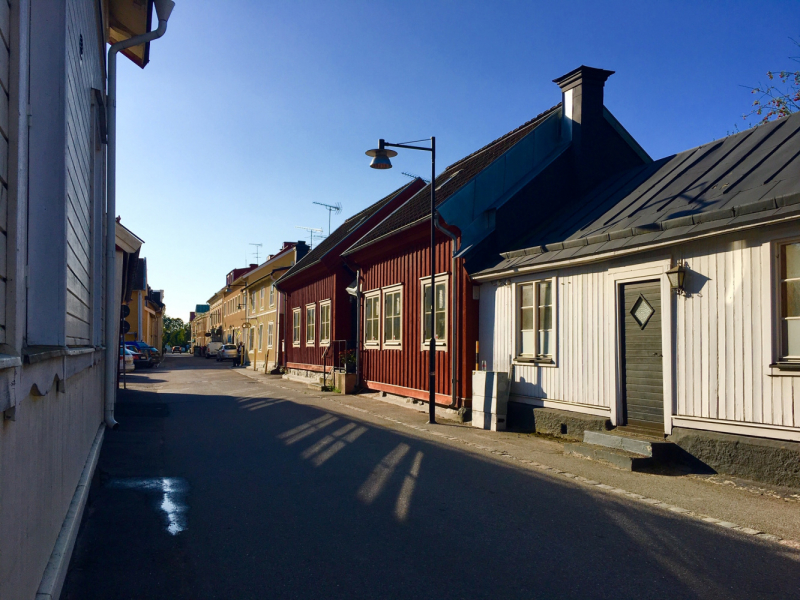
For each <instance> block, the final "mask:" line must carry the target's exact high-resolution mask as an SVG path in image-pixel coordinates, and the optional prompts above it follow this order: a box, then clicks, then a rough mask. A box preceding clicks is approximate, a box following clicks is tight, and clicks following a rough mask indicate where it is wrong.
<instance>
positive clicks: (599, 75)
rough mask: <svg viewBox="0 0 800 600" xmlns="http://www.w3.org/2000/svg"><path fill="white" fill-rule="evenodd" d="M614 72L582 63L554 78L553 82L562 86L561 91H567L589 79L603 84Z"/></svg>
mask: <svg viewBox="0 0 800 600" xmlns="http://www.w3.org/2000/svg"><path fill="white" fill-rule="evenodd" d="M613 74H614V71H606V70H605V69H596V68H595V67H587V66H586V65H581V66H580V67H578V68H577V69H573V70H572V71H570V72H569V73H567V74H566V75H562V76H561V77H559V78H557V79H553V83H555V84H556V85H557V86H558V87H560V88H561V91H563V92H566V91H567V90H571V89H572V88H574V87H576V86H578V85H580V84H581V83H584V82H588V81H591V82H594V83H598V84H600V85H601V86H602V85H603V84H604V83H605V82H606V79H608V78H609V77H611V76H612V75H613Z"/></svg>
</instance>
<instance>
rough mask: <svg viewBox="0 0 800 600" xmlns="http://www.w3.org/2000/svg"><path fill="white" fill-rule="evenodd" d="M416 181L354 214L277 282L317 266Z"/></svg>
mask: <svg viewBox="0 0 800 600" xmlns="http://www.w3.org/2000/svg"><path fill="white" fill-rule="evenodd" d="M414 181H416V180H412V181H409V182H408V183H407V184H405V185H404V186H402V187H400V188H398V189H396V190H395V191H393V192H392V193H391V194H389V195H388V196H385V197H384V198H381V199H380V200H378V201H377V202H376V203H375V204H372V205H370V206H368V207H367V208H365V209H364V210H362V211H361V212H359V213H356V214H355V215H353V216H352V217H350V218H349V219H347V220H346V221H345V222H344V223H342V224H341V225H340V226H339V227H337V228H336V229H335V230H333V232H332V233H331V234H330V235H329V236H328V237H326V238H325V239H324V240H322V241H321V242H320V243H319V244H318V245H317V246H316V247H315V248H313V249H312V250H311V251H310V252H309V253H308V254H306V255H305V256H304V257H303V258H302V259H301V260H299V261H298V262H297V263H295V265H294V266H293V267H292V268H291V269H289V270H288V271H287V272H286V274H285V275H284V276H283V277H281V278H280V279H279V280H278V282H283V281H286V280H287V279H289V278H290V277H293V276H294V275H296V274H297V273H300V272H301V271H304V270H306V269H308V268H309V267H311V266H313V265H315V264H317V263H318V262H319V261H321V260H322V257H323V256H325V255H326V254H327V253H328V252H330V251H331V250H332V249H334V248H335V247H336V246H337V245H338V244H339V243H340V242H342V241H343V240H346V239H347V237H348V236H350V235H351V234H352V233H353V232H355V231H356V230H357V229H358V228H359V226H360V225H361V224H362V223H363V222H364V221H366V220H367V219H369V218H370V217H371V216H372V215H374V214H375V213H376V212H378V211H379V210H380V209H381V208H383V207H384V206H385V205H386V204H387V203H389V202H390V201H391V200H392V199H393V198H395V197H396V196H397V195H398V194H400V193H402V192H403V190H405V189H406V188H408V187H409V186H410V185H411V184H412V183H414Z"/></svg>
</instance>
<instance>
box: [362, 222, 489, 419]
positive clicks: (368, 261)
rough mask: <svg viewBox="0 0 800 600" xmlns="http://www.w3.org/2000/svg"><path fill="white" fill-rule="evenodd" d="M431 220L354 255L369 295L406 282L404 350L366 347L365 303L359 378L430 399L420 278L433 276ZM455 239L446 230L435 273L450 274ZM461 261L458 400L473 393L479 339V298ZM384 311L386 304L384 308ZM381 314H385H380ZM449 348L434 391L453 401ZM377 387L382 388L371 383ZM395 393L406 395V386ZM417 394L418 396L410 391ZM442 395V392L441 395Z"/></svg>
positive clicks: (439, 360) (440, 399)
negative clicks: (423, 336) (428, 394)
mask: <svg viewBox="0 0 800 600" xmlns="http://www.w3.org/2000/svg"><path fill="white" fill-rule="evenodd" d="M428 227H429V226H428V225H427V224H422V225H420V226H417V227H416V228H414V229H412V230H410V231H405V232H403V233H401V234H399V235H395V236H393V237H391V238H389V239H387V240H385V241H383V242H380V243H378V244H375V245H373V246H369V247H367V248H365V249H363V250H361V251H359V252H357V253H355V255H354V256H353V257H352V262H353V263H354V264H355V265H356V266H359V267H361V269H362V278H361V289H362V291H363V292H364V293H365V294H366V293H368V292H370V291H372V290H375V289H378V288H383V287H388V286H392V285H396V284H398V283H401V284H403V313H402V314H403V319H402V321H403V326H402V327H403V329H402V350H395V349H374V348H365V347H364V346H363V336H364V333H363V332H364V321H363V319H364V310H363V299H362V307H361V319H362V323H361V328H360V334H361V338H362V345H361V357H362V359H361V360H362V368H361V377H362V380H363V381H365V382H372V383H374V384H382V386H383V389H385V390H386V391H390V392H392V389H390V388H389V387H387V386H396V387H399V388H410V389H411V390H413V391H416V392H425V393H424V394H420V393H417V394H416V396H418V397H424V398H425V399H427V391H428V360H429V359H428V351H427V350H425V351H423V350H422V349H421V343H422V342H421V340H422V326H421V323H422V321H421V311H422V288H421V285H420V278H422V277H428V276H430V229H429V228H428ZM451 256H452V242H451V241H450V240H449V239H448V238H447V237H445V236H444V235H442V234H438V236H437V241H436V273H437V275H438V274H441V273H449V274H451V277H452V273H451ZM462 262H463V261H461V260H460V259H459V260H457V262H456V268H457V271H456V282H457V286H458V306H459V310H458V313H459V317H458V319H459V325H458V330H459V340H458V343H457V348H456V352H457V356H458V365H459V371H458V378H459V381H458V385H457V388H456V389H457V393H458V397H459V404H460V405H461V406H463V405H464V399H467V398H470V397H471V396H472V369H473V367H474V356H475V342H476V341H477V339H478V301H477V300H473V299H472V287H473V286H472V283H471V281H470V280H469V278H468V277H467V274H466V272H465V271H464V269H463V266H462ZM451 293H452V290H451V289H448V324H447V327H448V343H449V342H450V331H451V328H452V326H453V318H452V317H453V315H452V314H451V313H452V310H450V306H451V303H452V298H451V297H450V295H449V294H451ZM381 310H383V308H381ZM382 317H383V312H381V318H382ZM451 351H452V348H450V347H448V349H447V350H445V351H437V352H436V393H437V398H436V401H437V403H440V404H449V403H450V397H449V396H450V394H451V385H450V381H451V377H450V373H451V364H450V361H451V359H450V352H451ZM372 387H375V388H376V389H379V387H380V386H378V385H373V386H372ZM394 393H399V394H401V395H403V394H404V392H403V390H396V391H394ZM406 395H414V394H406ZM440 395H441V396H440Z"/></svg>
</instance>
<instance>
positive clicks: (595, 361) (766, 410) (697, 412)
mask: <svg viewBox="0 0 800 600" xmlns="http://www.w3.org/2000/svg"><path fill="white" fill-rule="evenodd" d="M797 235H798V234H797V228H796V226H794V227H792V226H790V225H787V226H782V227H773V228H772V229H767V230H761V231H758V230H754V231H752V232H750V233H748V234H747V237H746V238H745V234H739V235H738V236H734V235H732V234H729V235H728V236H725V237H720V238H714V239H710V240H706V241H703V242H694V243H690V244H685V245H683V246H681V247H680V248H676V249H675V250H674V251H673V252H674V254H673V255H672V256H670V255H669V254H665V253H660V254H658V255H657V256H655V255H654V254H649V255H648V254H642V255H639V256H638V257H631V258H627V259H624V260H623V259H619V260H617V261H615V262H613V263H608V262H606V263H598V264H595V265H587V266H582V267H574V268H564V269H561V270H554V271H548V272H542V273H541V274H536V275H527V276H524V277H519V278H516V279H514V280H509V281H502V282H500V284H499V285H498V284H497V283H496V282H486V283H484V284H483V285H482V286H481V305H480V341H481V360H485V361H486V363H487V368H488V369H490V370H497V371H508V369H509V359H510V358H511V357H512V356H513V355H514V351H515V336H514V327H515V315H514V305H515V304H514V301H513V299H514V293H515V292H514V290H515V284H517V283H520V282H525V281H535V280H537V279H544V278H548V277H553V276H555V277H556V278H557V279H556V281H557V286H556V288H557V295H556V307H557V308H556V315H555V318H556V323H557V338H556V357H555V365H553V366H537V365H531V364H515V365H514V377H513V382H512V394H513V395H514V396H515V397H516V399H522V400H524V399H525V398H530V399H535V400H544V401H547V400H551V401H555V402H563V403H565V407H566V408H570V405H572V409H573V410H578V411H580V410H584V408H593V407H596V408H598V409H606V410H608V411H609V413H611V414H612V416H613V415H615V414H616V412H615V411H617V410H618V397H617V395H618V394H620V393H621V391H620V388H619V385H620V382H619V379H618V378H619V375H618V349H617V344H618V338H617V329H616V327H618V315H616V314H615V311H616V310H617V302H616V298H615V297H614V294H615V293H618V291H617V292H615V291H614V290H615V284H614V282H615V281H616V280H621V279H625V277H633V276H634V275H635V270H636V269H639V268H642V267H643V265H647V264H655V263H652V262H648V261H653V260H657V261H660V262H661V263H665V264H666V263H668V262H669V261H671V264H673V265H674V264H675V262H676V261H677V260H679V259H682V260H685V261H686V264H687V266H688V268H689V269H690V272H689V275H688V276H687V284H686V285H687V294H686V295H682V296H677V295H676V294H671V295H670V298H669V299H667V298H664V297H662V308H663V307H664V306H671V308H670V311H671V316H670V317H669V321H668V322H667V323H666V327H667V330H666V331H667V332H671V334H670V335H665V336H664V337H663V339H662V348H663V350H664V355H665V357H666V358H665V361H670V362H669V363H665V365H664V377H665V393H666V392H667V391H668V390H669V388H670V387H672V389H674V392H672V393H671V394H668V395H665V397H664V402H665V404H666V409H667V413H668V414H670V413H671V414H672V415H673V416H674V417H675V418H684V417H685V418H686V419H683V420H682V421H681V423H682V426H686V423H687V420H691V419H694V420H695V422H696V423H697V425H696V427H699V428H712V429H713V428H715V427H716V428H717V430H720V431H723V430H726V431H728V430H730V431H732V430H731V429H724V428H723V427H724V426H725V424H736V423H739V424H743V425H747V426H748V427H751V429H748V430H747V431H752V433H751V435H764V436H766V437H770V435H771V434H770V433H769V431H770V430H769V428H770V427H772V428H800V376H798V373H797V372H787V371H783V372H781V371H778V369H775V368H771V367H770V364H772V363H773V362H774V361H775V360H776V358H777V356H776V354H775V351H774V348H775V347H776V345H777V340H776V332H777V319H776V313H775V311H776V294H777V288H776V287H775V283H774V276H775V269H776V265H775V258H776V257H775V256H774V254H775V252H776V251H777V247H778V246H777V240H784V239H787V238H792V237H794V238H796V237H797ZM612 270H613V273H612ZM661 277H664V276H663V275H661ZM648 279H653V276H652V274H651V275H643V276H642V277H641V278H640V280H642V281H644V280H648ZM668 302H669V304H667V303H668ZM663 316H664V318H665V319H667V318H668V316H667V313H666V312H665V313H664V314H663ZM671 382H674V384H672V383H671ZM512 399H514V398H512ZM714 422H717V423H718V425H714ZM758 426H763V427H761V428H759V427H758ZM737 431H745V430H744V429H741V430H737ZM771 431H773V432H774V436H776V437H782V438H783V439H789V438H791V439H798V440H800V431H795V432H794V433H792V431H789V432H788V433H787V432H785V431H784V432H783V433H779V432H778V431H777V429H773V430H771ZM787 435H788V436H789V438H787V437H786V436H787Z"/></svg>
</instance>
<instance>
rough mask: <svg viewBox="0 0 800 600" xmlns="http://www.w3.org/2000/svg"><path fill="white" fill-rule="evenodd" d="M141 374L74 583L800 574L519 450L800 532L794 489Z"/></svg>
mask: <svg viewBox="0 0 800 600" xmlns="http://www.w3.org/2000/svg"><path fill="white" fill-rule="evenodd" d="M128 386H129V390H128V391H126V392H121V393H120V401H119V403H118V410H117V420H118V421H119V422H120V428H119V429H118V430H117V431H109V432H107V434H106V439H105V443H104V447H103V450H102V453H101V457H100V462H99V465H98V468H97V471H96V473H95V478H94V481H93V483H92V490H91V493H90V498H89V504H88V506H87V509H86V512H85V515H84V520H83V524H82V528H81V532H80V534H79V537H78V541H77V544H76V547H75V552H74V554H73V558H72V564H71V567H70V572H69V575H68V578H67V582H66V584H65V587H64V593H63V595H62V597H63V598H68V599H74V600H89V599H93V598H103V599H128V598H130V599H137V600H142V599H147V598H170V599H174V598H191V599H212V598H224V599H247V598H259V599H261V598H434V597H435V598H470V599H472V598H665V597H672V598H789V597H796V595H797V593H798V592H797V591H798V589H800V552H798V551H797V550H795V549H792V548H790V547H787V546H783V545H780V544H778V543H775V542H772V541H769V540H765V539H762V538H758V537H757V536H755V535H746V534H744V533H741V532H739V531H732V530H728V529H726V528H725V527H720V526H718V525H715V524H711V523H706V522H703V521H701V520H699V519H697V518H691V517H687V516H685V515H682V514H679V513H676V512H672V511H670V510H664V509H663V508H658V507H652V506H649V505H648V504H647V503H644V502H641V501H636V500H635V499H633V498H629V497H626V496H623V495H620V494H615V493H611V492H609V491H608V490H606V489H601V488H598V487H597V486H596V485H595V486H590V485H585V484H581V483H578V482H575V481H572V480H570V479H567V478H565V477H563V476H559V475H558V474H557V473H555V472H548V471H543V470H542V469H537V468H532V467H531V466H530V465H529V464H526V463H524V462H523V461H521V460H509V458H508V457H507V456H504V455H503V454H504V453H505V454H513V455H518V456H520V457H522V458H523V459H525V460H530V461H534V462H537V461H538V462H537V464H549V465H551V466H553V467H555V468H557V469H560V470H563V471H570V472H571V473H575V474H577V475H579V476H581V477H585V478H589V477H591V478H592V479H593V480H595V481H593V483H595V484H596V483H597V482H598V481H599V482H601V483H608V484H610V485H611V486H618V487H620V488H625V489H626V490H631V491H632V492H637V493H638V494H645V495H650V496H653V497H656V498H659V499H660V500H663V501H665V502H669V501H672V502H674V503H675V504H680V503H681V502H682V504H681V506H684V507H685V508H687V509H689V510H691V511H698V512H701V511H702V512H703V514H710V515H713V516H715V517H717V518H718V519H730V520H734V521H735V522H737V523H739V524H741V525H743V526H747V527H755V528H758V529H760V530H762V531H766V532H768V533H774V534H776V535H779V536H781V537H788V538H791V537H792V536H794V535H797V534H798V532H799V531H800V520H799V519H798V512H800V504H798V503H797V502H790V501H788V500H784V499H780V498H774V497H769V496H768V495H767V496H759V495H755V494H753V493H751V492H748V491H745V490H741V489H733V488H731V486H719V485H714V484H712V483H709V482H707V481H701V480H699V479H693V478H689V477H672V478H670V477H664V476H656V475H647V474H640V473H639V474H631V473H622V472H621V471H617V470H615V469H611V468H609V467H605V466H598V465H597V464H596V463H591V462H589V461H585V460H581V459H577V458H572V457H564V456H563V455H562V454H561V452H560V447H559V444H558V443H556V442H552V441H547V440H541V439H536V438H532V437H531V436H521V435H518V434H495V433H491V432H483V431H473V430H472V429H470V428H467V427H464V426H461V425H458V424H456V423H451V422H446V421H444V422H442V424H440V425H437V426H435V428H436V429H435V430H436V431H437V432H439V433H442V432H444V433H445V436H442V435H439V436H434V435H431V434H429V433H427V432H426V429H427V427H426V426H425V425H424V421H425V419H424V415H423V414H421V413H417V412H414V411H412V410H409V409H407V408H401V407H397V406H394V405H389V404H386V403H382V402H379V401H377V400H373V399H367V398H353V397H342V396H338V397H336V398H334V397H332V396H330V395H326V396H323V395H322V394H320V393H314V392H311V391H309V390H305V391H304V390H303V388H302V386H300V385H297V384H291V383H287V382H285V381H283V380H281V379H280V378H277V377H265V376H263V375H255V374H251V376H249V377H245V376H243V374H242V373H241V372H234V371H233V370H232V369H231V367H230V363H223V364H219V363H216V362H215V361H213V360H204V359H200V358H194V357H189V356H168V357H167V359H166V360H165V362H164V365H163V366H162V367H161V368H158V369H154V370H151V371H141V372H136V373H134V374H133V375H132V376H130V377H129V379H128ZM525 457H527V458H525ZM669 480H671V481H669ZM670 494H673V495H674V498H670V497H669V496H670ZM715 511H716V512H715ZM794 539H798V538H797V537H795V538H794Z"/></svg>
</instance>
